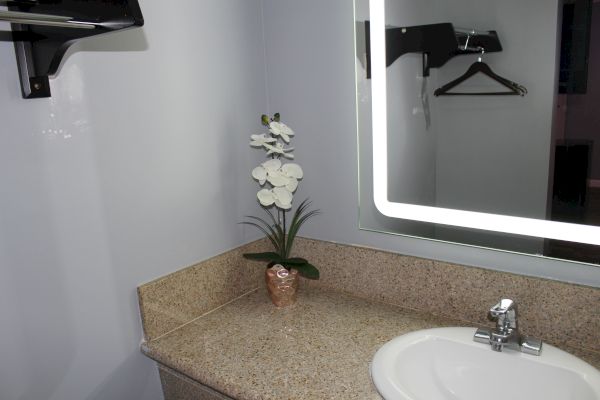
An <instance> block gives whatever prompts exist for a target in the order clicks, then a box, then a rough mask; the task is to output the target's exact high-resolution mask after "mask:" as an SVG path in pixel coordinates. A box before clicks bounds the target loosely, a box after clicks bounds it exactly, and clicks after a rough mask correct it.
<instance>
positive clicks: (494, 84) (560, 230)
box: [355, 0, 600, 264]
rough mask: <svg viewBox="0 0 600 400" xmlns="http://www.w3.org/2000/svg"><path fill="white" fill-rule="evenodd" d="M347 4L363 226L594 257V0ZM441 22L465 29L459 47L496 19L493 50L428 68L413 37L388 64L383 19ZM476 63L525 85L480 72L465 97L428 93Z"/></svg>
mask: <svg viewBox="0 0 600 400" xmlns="http://www.w3.org/2000/svg"><path fill="white" fill-rule="evenodd" d="M355 8H356V13H355V15H356V42H357V58H356V63H357V91H358V95H357V99H358V101H357V107H358V119H359V158H360V159H359V165H360V171H359V177H360V226H361V228H363V229H368V230H375V231H383V232H389V233H397V234H403V235H409V236H416V237H422V238H427V239H434V240H442V241H448V242H455V243H461V244H466V245H473V246H481V247H487V248H493V249H499V250H506V251H514V252H520V253H525V254H532V255H543V256H547V257H552V258H559V259H567V260H572V261H579V262H586V263H592V264H600V3H596V2H592V1H591V0H574V1H563V0H551V1H548V0H525V1H518V0H505V1H502V2H498V1H494V0H478V1H470V0H452V1H446V0H420V1H416V0H370V1H369V0H356V1H355ZM366 21H368V22H369V23H368V24H365V22H366ZM442 23H451V24H452V26H453V27H456V31H457V32H459V31H460V32H462V34H463V36H462V37H460V38H459V37H458V35H457V50H462V46H464V47H465V48H466V47H471V46H470V45H469V44H468V42H467V43H465V36H464V32H469V31H473V32H487V31H494V32H495V33H496V34H497V37H498V38H499V41H500V43H501V51H494V52H488V53H485V51H483V54H481V53H482V52H479V51H478V52H472V53H473V54H463V53H466V52H465V51H457V52H456V54H452V56H451V57H448V60H447V61H446V62H445V63H444V64H443V65H441V66H439V67H436V68H431V69H428V68H424V64H426V63H427V60H428V57H429V58H431V54H430V53H426V52H425V54H424V52H419V51H414V49H415V47H414V46H416V48H418V47H419V46H420V45H422V43H421V44H419V43H417V44H416V45H414V46H413V44H411V45H410V46H408V47H407V48H409V49H412V50H413V51H410V52H407V53H406V54H403V55H402V56H400V57H399V58H397V59H395V60H394V61H393V62H391V63H389V64H390V65H386V64H388V63H386V59H389V57H390V52H391V51H390V48H389V47H388V45H389V43H387V44H386V37H387V38H388V42H391V40H390V39H389V38H390V34H389V33H388V34H387V35H386V32H387V31H391V30H395V32H396V33H395V35H396V36H398V37H400V39H398V38H395V40H403V35H405V36H406V37H409V36H411V35H409V34H410V33H411V32H413V31H412V30H411V29H413V28H414V27H417V26H425V25H432V24H442ZM414 36H415V35H412V37H413V40H414ZM423 36H426V35H421V39H419V40H421V41H424V39H423ZM417 37H419V35H417ZM459 39H460V40H459ZM466 39H467V41H468V40H470V39H469V37H468V36H467V38H466ZM440 40H441V39H440ZM473 43H475V48H476V49H477V47H476V46H477V42H476V41H475V42H474V41H471V45H473ZM428 50H430V49H428ZM482 50H484V49H482ZM386 53H387V56H386ZM392 53H393V51H392ZM479 59H480V60H479ZM478 61H481V62H483V63H485V64H486V65H488V66H489V67H490V68H491V69H492V70H493V71H494V72H495V73H496V74H498V75H499V76H501V77H504V78H506V79H507V80H509V81H510V82H518V85H519V86H521V87H523V88H526V93H520V94H524V95H523V96H521V95H498V94H496V95H478V93H479V94H480V93H498V92H502V91H505V90H506V87H503V86H502V85H500V84H499V82H498V81H496V80H494V79H491V78H490V77H489V76H486V75H485V74H481V73H480V74H476V75H474V76H472V77H471V78H469V79H468V80H465V81H464V82H462V83H461V84H459V85H458V86H457V87H455V88H454V90H455V91H456V92H460V93H467V94H468V95H461V96H439V97H437V96H434V92H435V90H436V89H438V88H440V87H442V86H444V85H445V84H447V83H448V82H451V81H453V80H454V79H456V78H457V77H460V76H462V75H463V74H464V73H465V71H468V70H469V68H470V67H471V66H472V65H473V64H474V63H476V62H478ZM427 70H428V71H427ZM367 72H369V74H368V73H367ZM427 72H429V74H428V76H424V75H427ZM561 92H565V93H561Z"/></svg>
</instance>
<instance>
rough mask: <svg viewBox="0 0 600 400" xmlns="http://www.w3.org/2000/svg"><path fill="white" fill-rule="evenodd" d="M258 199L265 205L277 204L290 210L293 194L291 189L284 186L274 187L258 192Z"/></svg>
mask: <svg viewBox="0 0 600 400" xmlns="http://www.w3.org/2000/svg"><path fill="white" fill-rule="evenodd" d="M256 197H258V201H259V202H260V204H262V205H263V206H265V207H268V206H270V205H273V204H275V206H277V207H279V208H281V209H283V210H289V209H290V208H292V200H293V197H294V196H293V195H292V193H290V191H289V190H287V189H286V188H283V187H276V188H273V189H262V190H260V191H259V192H258V193H257V194H256Z"/></svg>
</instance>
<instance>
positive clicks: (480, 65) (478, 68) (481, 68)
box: [433, 59, 527, 96]
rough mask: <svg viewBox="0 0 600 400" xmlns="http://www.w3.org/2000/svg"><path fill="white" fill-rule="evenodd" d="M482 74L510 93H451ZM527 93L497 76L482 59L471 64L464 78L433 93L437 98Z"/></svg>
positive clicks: (518, 86)
mask: <svg viewBox="0 0 600 400" xmlns="http://www.w3.org/2000/svg"><path fill="white" fill-rule="evenodd" d="M480 72H481V73H482V74H484V75H487V76H489V77H490V78H492V79H493V80H495V81H496V82H498V83H500V84H501V85H502V86H504V87H506V88H508V90H509V91H507V92H449V90H451V89H453V88H454V87H456V86H458V85H459V84H461V83H462V82H464V81H466V80H467V79H469V78H470V77H472V76H473V75H475V74H477V73H480ZM526 93H527V89H526V88H525V87H524V86H521V85H519V84H518V83H515V82H512V81H509V80H508V79H506V78H503V77H501V76H500V75H497V74H496V73H494V71H492V69H491V68H490V67H489V66H488V65H487V64H486V63H484V62H482V61H481V59H479V61H476V62H474V63H473V64H471V66H470V67H469V69H468V70H467V72H465V73H464V74H463V75H462V76H460V77H458V78H456V79H455V80H453V81H452V82H449V83H447V84H445V85H444V86H442V87H441V88H439V89H436V90H435V92H433V94H434V95H435V96H484V95H488V96H489V95H494V96H495V95H519V96H525V94H526Z"/></svg>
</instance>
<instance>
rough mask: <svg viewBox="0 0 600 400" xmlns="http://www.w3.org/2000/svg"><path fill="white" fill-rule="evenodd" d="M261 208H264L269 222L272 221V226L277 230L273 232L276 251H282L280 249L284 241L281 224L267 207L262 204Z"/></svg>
mask: <svg viewBox="0 0 600 400" xmlns="http://www.w3.org/2000/svg"><path fill="white" fill-rule="evenodd" d="M263 210H265V212H266V213H267V214H268V215H269V217H270V218H271V222H272V223H273V225H272V227H273V228H274V229H275V231H276V232H277V233H274V234H273V235H274V236H275V238H276V240H277V243H278V246H277V252H279V253H282V250H283V249H284V247H285V243H284V238H285V232H284V231H283V229H282V228H281V224H280V223H279V221H277V219H276V218H275V216H274V215H273V213H272V212H271V211H270V210H269V209H268V208H267V207H264V206H263Z"/></svg>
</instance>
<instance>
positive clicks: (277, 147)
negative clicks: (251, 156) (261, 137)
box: [264, 143, 294, 160]
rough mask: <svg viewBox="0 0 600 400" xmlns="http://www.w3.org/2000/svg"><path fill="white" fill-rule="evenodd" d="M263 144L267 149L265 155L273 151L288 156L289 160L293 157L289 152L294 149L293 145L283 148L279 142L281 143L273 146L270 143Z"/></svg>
mask: <svg viewBox="0 0 600 400" xmlns="http://www.w3.org/2000/svg"><path fill="white" fill-rule="evenodd" d="M264 146H265V148H266V149H267V150H269V151H268V152H267V155H270V154H273V153H275V154H280V155H282V156H284V157H285V158H289V159H290V160H292V159H294V155H293V154H291V153H289V152H290V151H293V150H294V148H293V147H289V148H287V149H285V148H284V147H283V144H281V143H277V144H276V145H275V146H271V145H270V144H266V143H265V145H264Z"/></svg>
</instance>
